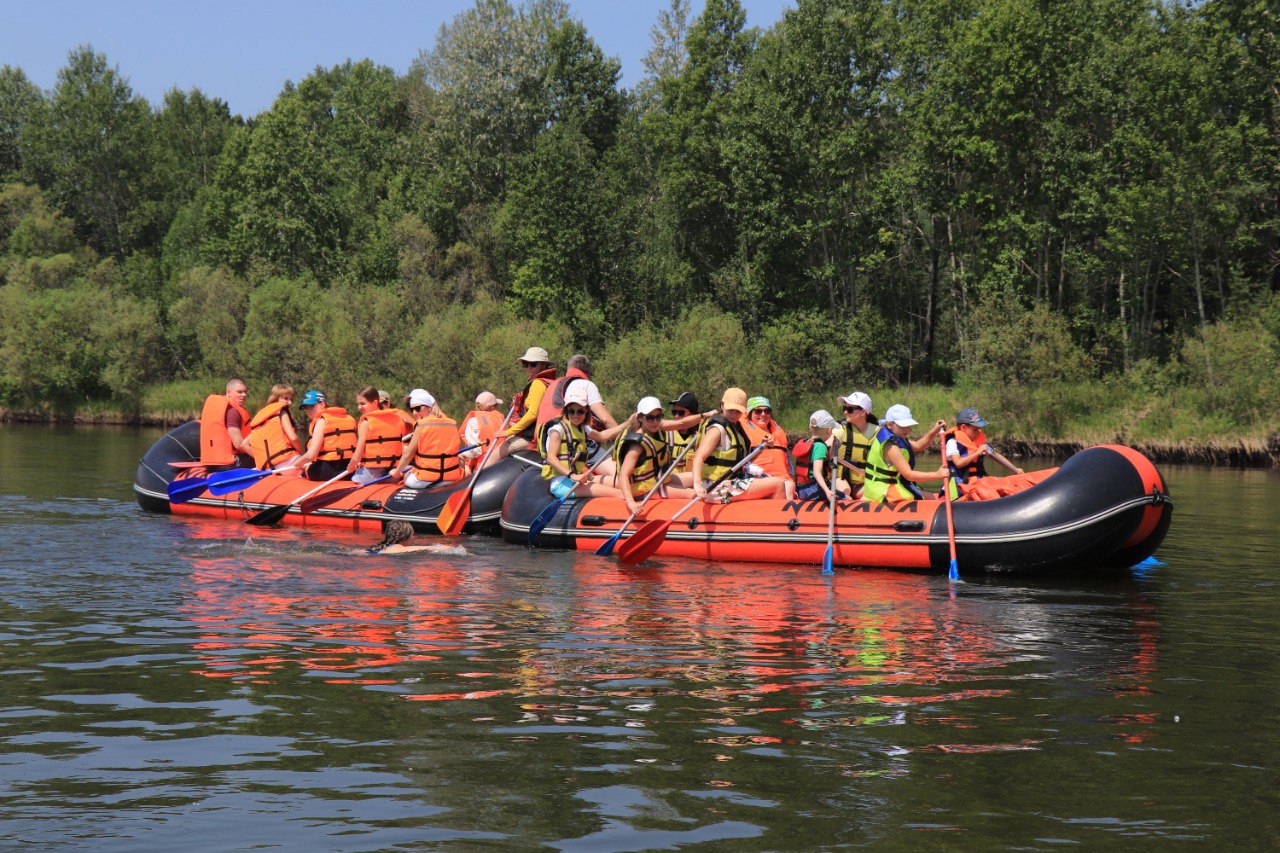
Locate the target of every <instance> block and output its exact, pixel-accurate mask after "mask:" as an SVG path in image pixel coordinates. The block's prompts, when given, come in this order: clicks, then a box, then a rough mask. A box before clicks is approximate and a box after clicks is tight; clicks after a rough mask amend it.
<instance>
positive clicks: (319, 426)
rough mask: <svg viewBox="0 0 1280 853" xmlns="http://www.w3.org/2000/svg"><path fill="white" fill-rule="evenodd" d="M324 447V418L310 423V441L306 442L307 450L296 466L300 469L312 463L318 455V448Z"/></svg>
mask: <svg viewBox="0 0 1280 853" xmlns="http://www.w3.org/2000/svg"><path fill="white" fill-rule="evenodd" d="M323 445H324V418H320V419H319V420H317V421H312V422H311V440H310V441H309V442H307V449H306V450H305V451H303V453H302V458H300V459H299V460H298V466H299V467H301V466H302V465H305V464H307V463H310V462H314V461H315V460H316V457H317V456H319V455H320V448H321V447H322V446H323Z"/></svg>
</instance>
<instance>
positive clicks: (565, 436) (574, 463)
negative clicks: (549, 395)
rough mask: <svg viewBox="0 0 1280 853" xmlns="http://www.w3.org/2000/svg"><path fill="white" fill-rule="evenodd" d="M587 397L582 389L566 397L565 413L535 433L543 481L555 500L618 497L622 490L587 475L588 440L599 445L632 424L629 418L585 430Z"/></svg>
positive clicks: (609, 478)
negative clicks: (602, 426)
mask: <svg viewBox="0 0 1280 853" xmlns="http://www.w3.org/2000/svg"><path fill="white" fill-rule="evenodd" d="M587 412H588V409H587V393H586V389H585V388H582V387H581V386H577V387H573V388H570V389H569V390H568V391H567V392H566V393H565V401H564V411H563V412H562V413H561V415H560V417H558V418H553V419H552V420H550V421H548V422H547V423H545V424H543V425H542V428H541V429H540V430H539V432H538V437H537V438H538V447H539V448H540V449H541V450H542V455H543V458H544V459H545V462H544V463H543V465H542V479H544V480H547V481H548V484H549V488H550V491H551V494H552V495H554V496H555V497H557V498H566V497H575V498H603V497H614V498H616V497H621V496H622V492H621V490H619V489H617V488H614V487H613V486H611V485H609V482H608V481H609V480H612V479H613V478H612V477H611V476H610V477H604V476H602V475H598V474H597V475H588V474H587V454H588V451H587V440H588V439H593V440H595V441H597V442H599V443H601V444H603V443H604V442H606V441H609V440H610V439H612V438H613V437H614V436H616V435H619V434H620V433H622V432H623V431H625V430H627V429H629V428H630V427H632V426H633V425H634V424H635V420H636V419H635V418H634V417H631V418H628V419H627V420H625V421H623V422H622V423H620V424H618V425H616V426H612V427H610V428H608V429H605V430H596V429H594V428H592V427H590V426H586V425H585V422H586V420H587Z"/></svg>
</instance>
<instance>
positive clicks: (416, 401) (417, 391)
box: [409, 388, 436, 409]
mask: <svg viewBox="0 0 1280 853" xmlns="http://www.w3.org/2000/svg"><path fill="white" fill-rule="evenodd" d="M435 404H436V398H435V397H432V396H431V395H430V394H428V393H427V392H426V390H425V389H423V388H414V389H413V390H412V391H410V392H409V408H411V409H416V408H417V407H418V406H434V405H435Z"/></svg>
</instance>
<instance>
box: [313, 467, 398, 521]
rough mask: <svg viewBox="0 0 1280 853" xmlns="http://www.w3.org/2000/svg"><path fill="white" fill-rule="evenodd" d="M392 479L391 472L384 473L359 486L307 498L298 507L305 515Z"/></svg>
mask: <svg viewBox="0 0 1280 853" xmlns="http://www.w3.org/2000/svg"><path fill="white" fill-rule="evenodd" d="M390 479H391V475H390V474H383V475H382V476H381V477H379V478H378V479H376V480H370V481H369V482H367V483H361V484H360V485H358V486H348V487H347V488H345V489H338V490H337V491H333V492H325V493H324V494H322V495H316V496H315V497H314V498H307V499H306V500H305V501H303V502H302V503H300V504H298V509H300V510H302V514H303V515H310V514H311V513H313V512H315V511H316V510H318V509H323V508H324V507H327V506H329V505H331V504H335V503H337V502H338V501H340V500H342V499H343V498H345V497H346V496H347V495H350V494H353V493H355V492H358V491H360V490H361V489H363V488H364V487H365V486H372V485H373V484H374V483H381V482H383V481H384V480H390Z"/></svg>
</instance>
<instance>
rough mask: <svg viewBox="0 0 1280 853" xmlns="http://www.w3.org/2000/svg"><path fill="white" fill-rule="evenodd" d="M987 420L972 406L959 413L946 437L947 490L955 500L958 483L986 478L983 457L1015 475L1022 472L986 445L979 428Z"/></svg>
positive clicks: (984, 435) (985, 436) (985, 423)
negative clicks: (953, 427) (949, 474)
mask: <svg viewBox="0 0 1280 853" xmlns="http://www.w3.org/2000/svg"><path fill="white" fill-rule="evenodd" d="M986 425H987V420H986V419H985V418H983V417H982V415H980V414H979V413H978V410H977V409H975V408H973V407H972V406H970V407H968V408H964V409H961V410H960V413H959V414H957V415H956V428H955V429H954V430H951V431H950V432H948V433H946V436H945V440H946V456H947V467H948V468H949V469H951V478H950V479H949V480H948V481H947V488H949V489H951V497H952V499H953V500H954V499H955V498H958V497H959V496H960V490H959V487H958V486H957V483H967V482H969V481H970V480H975V479H977V478H979V477H985V476H987V469H986V466H985V465H984V464H983V460H984V457H987V456H990V457H991V458H993V459H995V460H996V461H997V462H999V463H1000V464H1001V465H1003V466H1004V467H1006V468H1008V469H1009V470H1010V471H1012V472H1013V473H1015V474H1021V473H1022V469H1021V468H1019V467H1018V466H1016V465H1014V464H1013V463H1012V462H1010V461H1009V460H1008V459H1005V458H1004V457H1003V456H1001V455H1000V454H999V453H996V452H995V451H994V450H992V449H991V445H989V444H987V435H986V433H984V432H983V431H982V428H983V427H984V426H986Z"/></svg>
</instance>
